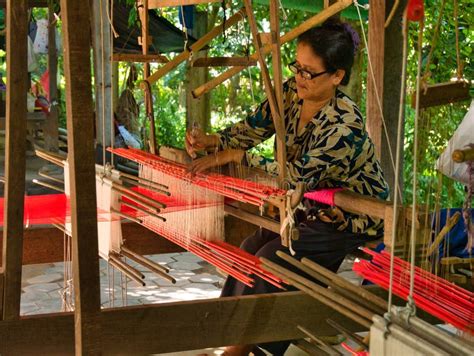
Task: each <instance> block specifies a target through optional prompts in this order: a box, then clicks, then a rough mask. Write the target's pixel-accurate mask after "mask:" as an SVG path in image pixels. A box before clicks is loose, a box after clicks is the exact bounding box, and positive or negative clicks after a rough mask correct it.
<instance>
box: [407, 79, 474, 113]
mask: <svg viewBox="0 0 474 356" xmlns="http://www.w3.org/2000/svg"><path fill="white" fill-rule="evenodd" d="M469 90H470V85H469V83H467V82H463V81H461V82H447V83H438V84H433V85H428V87H427V88H426V90H423V89H422V90H421V93H420V109H425V108H429V107H432V106H438V105H446V104H450V103H455V102H458V101H465V100H470V99H471V95H470V94H469ZM415 101H416V93H413V95H412V99H411V106H412V108H415Z"/></svg>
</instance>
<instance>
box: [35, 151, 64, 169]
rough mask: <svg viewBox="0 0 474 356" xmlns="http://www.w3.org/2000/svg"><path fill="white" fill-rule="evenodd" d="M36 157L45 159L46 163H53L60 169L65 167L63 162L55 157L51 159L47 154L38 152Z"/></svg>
mask: <svg viewBox="0 0 474 356" xmlns="http://www.w3.org/2000/svg"><path fill="white" fill-rule="evenodd" d="M36 155H37V156H38V157H40V158H43V159H45V160H46V161H48V162H51V163H54V164H55V165H57V166H59V167H64V162H63V161H61V160H58V159H56V158H54V157H51V156H49V155H48V154H45V153H41V152H38V151H36Z"/></svg>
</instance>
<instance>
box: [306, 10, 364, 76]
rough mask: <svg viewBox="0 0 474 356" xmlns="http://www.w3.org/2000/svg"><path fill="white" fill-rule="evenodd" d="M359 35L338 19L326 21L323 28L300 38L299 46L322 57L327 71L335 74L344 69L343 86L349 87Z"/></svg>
mask: <svg viewBox="0 0 474 356" xmlns="http://www.w3.org/2000/svg"><path fill="white" fill-rule="evenodd" d="M353 36H356V37H357V33H355V31H354V30H352V29H351V28H350V26H348V24H345V23H342V22H341V21H339V20H338V19H333V18H332V19H329V20H326V22H324V23H323V24H322V25H321V26H318V27H313V28H311V29H309V30H308V31H306V32H304V33H302V34H301V35H300V36H299V37H298V44H300V43H304V44H307V45H309V46H310V47H311V49H312V50H313V52H314V54H316V55H317V56H319V57H321V59H322V60H323V64H324V66H325V70H327V71H328V72H329V73H335V72H336V70H338V69H344V70H345V75H344V78H342V81H341V84H342V85H347V84H348V83H349V78H350V76H351V69H352V65H353V64H354V54H355V52H356V46H357V45H358V43H354V42H355V41H356V39H355V38H354V37H353Z"/></svg>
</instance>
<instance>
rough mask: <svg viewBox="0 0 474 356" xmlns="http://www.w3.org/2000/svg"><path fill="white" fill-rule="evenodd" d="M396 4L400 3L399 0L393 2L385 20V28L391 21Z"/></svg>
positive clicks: (396, 7)
mask: <svg viewBox="0 0 474 356" xmlns="http://www.w3.org/2000/svg"><path fill="white" fill-rule="evenodd" d="M398 5H400V0H395V4H393V6H392V10H390V15H388V17H387V20H386V21H385V25H384V27H385V28H387V27H388V26H389V25H390V22H392V19H393V16H394V15H395V12H396V11H397V9H398Z"/></svg>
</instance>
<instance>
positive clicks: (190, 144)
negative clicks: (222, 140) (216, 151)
mask: <svg viewBox="0 0 474 356" xmlns="http://www.w3.org/2000/svg"><path fill="white" fill-rule="evenodd" d="M218 141H219V140H218V138H217V136H216V135H208V134H206V133H205V132H204V131H202V130H201V129H200V128H198V127H195V128H193V129H191V130H188V131H186V140H185V145H186V151H187V152H188V154H189V156H191V158H193V159H194V158H196V156H197V155H196V152H198V151H203V150H205V149H207V148H209V147H213V146H214V147H215V146H217V145H218Z"/></svg>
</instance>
